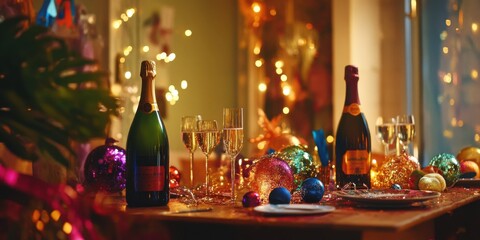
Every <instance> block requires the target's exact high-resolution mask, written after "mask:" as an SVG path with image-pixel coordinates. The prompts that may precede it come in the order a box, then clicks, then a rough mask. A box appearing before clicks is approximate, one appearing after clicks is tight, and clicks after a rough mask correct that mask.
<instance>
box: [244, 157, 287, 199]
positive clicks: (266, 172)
mask: <svg viewBox="0 0 480 240" xmlns="http://www.w3.org/2000/svg"><path fill="white" fill-rule="evenodd" d="M293 179H294V177H293V172H292V169H291V168H290V166H289V165H288V163H287V162H285V161H284V160H282V159H279V158H276V157H272V156H269V155H267V156H264V157H262V158H260V159H258V160H256V161H255V162H254V163H253V164H252V166H251V170H250V177H249V182H250V186H251V190H252V191H256V192H258V193H259V194H260V198H261V199H262V201H264V200H266V199H268V195H269V194H270V192H271V191H272V190H273V189H274V188H276V187H285V188H286V189H288V190H293V189H294V188H295V186H294V184H293Z"/></svg>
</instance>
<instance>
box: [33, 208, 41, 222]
mask: <svg viewBox="0 0 480 240" xmlns="http://www.w3.org/2000/svg"><path fill="white" fill-rule="evenodd" d="M38 219H40V211H38V210H36V209H35V210H33V213H32V222H36V221H38Z"/></svg>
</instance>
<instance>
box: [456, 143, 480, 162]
mask: <svg viewBox="0 0 480 240" xmlns="http://www.w3.org/2000/svg"><path fill="white" fill-rule="evenodd" d="M457 161H459V162H463V161H474V162H476V163H477V165H478V166H480V148H477V147H465V148H463V149H462V150H460V152H458V153H457Z"/></svg>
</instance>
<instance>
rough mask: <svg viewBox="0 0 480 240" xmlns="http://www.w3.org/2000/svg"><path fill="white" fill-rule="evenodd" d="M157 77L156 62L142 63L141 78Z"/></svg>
mask: <svg viewBox="0 0 480 240" xmlns="http://www.w3.org/2000/svg"><path fill="white" fill-rule="evenodd" d="M155 76H157V70H156V64H155V62H154V61H142V65H141V67H140V77H142V78H145V77H151V78H154V77H155Z"/></svg>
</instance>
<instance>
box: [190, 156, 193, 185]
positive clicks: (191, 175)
mask: <svg viewBox="0 0 480 240" xmlns="http://www.w3.org/2000/svg"><path fill="white" fill-rule="evenodd" d="M193 159H194V158H193V151H192V152H191V153H190V187H191V188H193Z"/></svg>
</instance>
